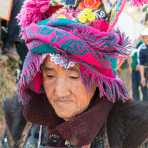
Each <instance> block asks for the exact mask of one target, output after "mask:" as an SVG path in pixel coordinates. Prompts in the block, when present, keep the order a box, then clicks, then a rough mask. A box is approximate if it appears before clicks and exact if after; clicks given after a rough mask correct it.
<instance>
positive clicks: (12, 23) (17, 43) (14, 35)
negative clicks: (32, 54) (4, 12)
mask: <svg viewBox="0 0 148 148" xmlns="http://www.w3.org/2000/svg"><path fill="white" fill-rule="evenodd" d="M23 2H24V0H13V4H12V10H11V16H10V20H9V21H8V25H7V34H6V36H5V40H4V43H3V47H2V53H3V54H5V55H8V56H9V57H11V58H13V59H18V55H19V57H20V60H21V62H22V63H23V61H24V58H25V55H26V53H27V47H26V46H25V44H24V41H23V40H21V38H20V36H19V31H20V28H19V25H18V22H17V19H16V16H17V14H18V13H19V11H20V9H21V6H22V4H23Z"/></svg>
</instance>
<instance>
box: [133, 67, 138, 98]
mask: <svg viewBox="0 0 148 148" xmlns="http://www.w3.org/2000/svg"><path fill="white" fill-rule="evenodd" d="M139 87H140V73H139V71H135V70H133V71H132V95H133V99H134V100H140V92H139Z"/></svg>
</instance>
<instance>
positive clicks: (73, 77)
mask: <svg viewBox="0 0 148 148" xmlns="http://www.w3.org/2000/svg"><path fill="white" fill-rule="evenodd" d="M69 78H70V79H79V76H69Z"/></svg>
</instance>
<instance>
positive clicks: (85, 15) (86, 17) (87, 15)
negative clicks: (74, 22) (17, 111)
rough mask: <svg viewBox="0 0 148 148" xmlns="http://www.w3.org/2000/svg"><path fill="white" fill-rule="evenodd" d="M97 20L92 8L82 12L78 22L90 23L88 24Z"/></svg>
mask: <svg viewBox="0 0 148 148" xmlns="http://www.w3.org/2000/svg"><path fill="white" fill-rule="evenodd" d="M95 19H96V15H95V13H94V12H93V10H92V9H90V8H85V9H84V10H82V11H81V12H80V14H79V15H78V20H79V21H80V22H81V23H88V22H92V21H94V20H95Z"/></svg>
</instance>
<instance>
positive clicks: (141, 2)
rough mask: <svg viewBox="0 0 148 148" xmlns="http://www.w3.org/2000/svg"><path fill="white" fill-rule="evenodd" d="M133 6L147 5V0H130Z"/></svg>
mask: <svg viewBox="0 0 148 148" xmlns="http://www.w3.org/2000/svg"><path fill="white" fill-rule="evenodd" d="M131 1H132V4H133V5H134V6H142V5H144V4H148V0H131Z"/></svg>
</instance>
